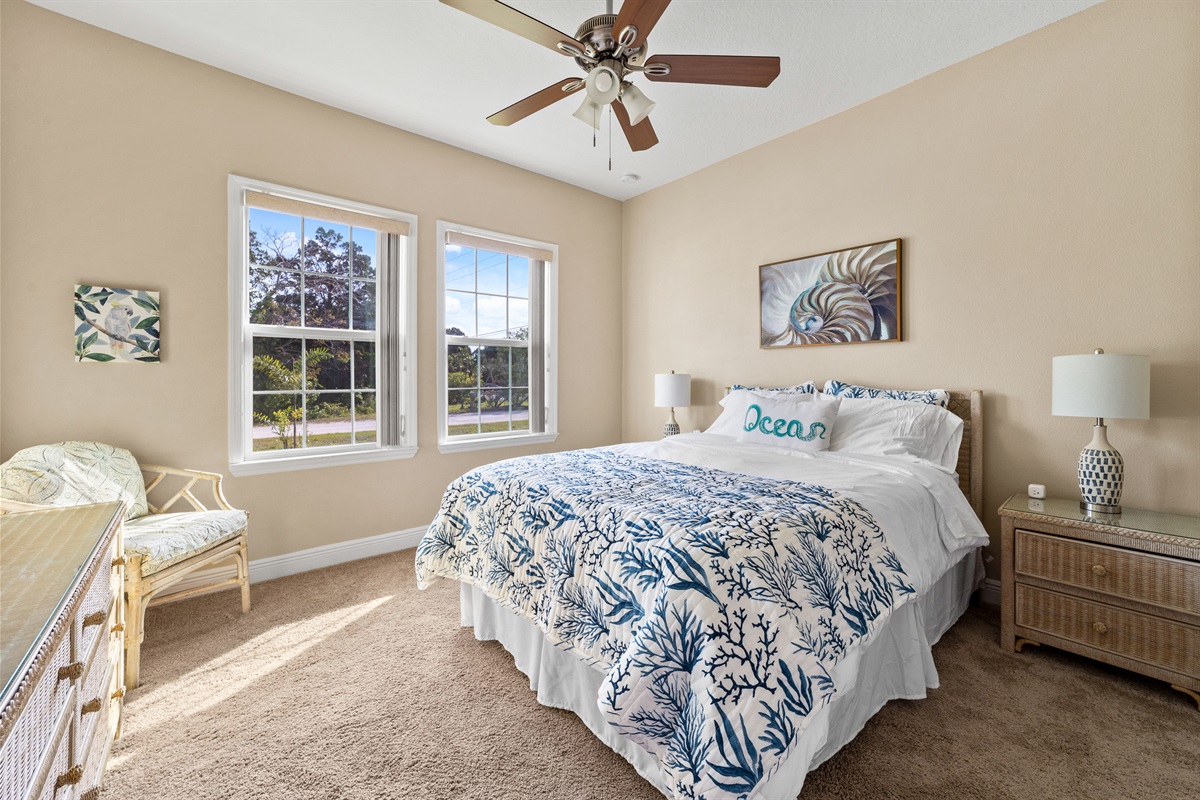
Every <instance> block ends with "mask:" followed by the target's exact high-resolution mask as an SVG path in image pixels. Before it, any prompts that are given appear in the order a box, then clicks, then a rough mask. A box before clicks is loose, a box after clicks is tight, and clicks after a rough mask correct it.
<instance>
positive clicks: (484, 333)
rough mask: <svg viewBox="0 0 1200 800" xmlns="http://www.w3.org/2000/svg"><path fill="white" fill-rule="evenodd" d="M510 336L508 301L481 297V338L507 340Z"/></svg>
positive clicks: (485, 296) (500, 298) (483, 295)
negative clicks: (508, 335)
mask: <svg viewBox="0 0 1200 800" xmlns="http://www.w3.org/2000/svg"><path fill="white" fill-rule="evenodd" d="M507 334H508V300H506V299H505V298H503V297H491V296H490V295H486V294H481V295H479V332H478V333H477V334H475V335H476V336H479V337H480V338H488V339H505V338H507Z"/></svg>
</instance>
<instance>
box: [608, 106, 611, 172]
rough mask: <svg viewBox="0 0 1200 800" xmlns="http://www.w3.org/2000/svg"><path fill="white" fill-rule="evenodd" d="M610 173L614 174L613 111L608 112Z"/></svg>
mask: <svg viewBox="0 0 1200 800" xmlns="http://www.w3.org/2000/svg"><path fill="white" fill-rule="evenodd" d="M608 171H609V172H612V109H611V108H610V109H609V112H608Z"/></svg>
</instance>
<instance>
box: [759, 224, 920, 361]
mask: <svg viewBox="0 0 1200 800" xmlns="http://www.w3.org/2000/svg"><path fill="white" fill-rule="evenodd" d="M758 288H759V294H760V298H761V304H762V305H761V324H760V337H761V338H760V345H761V346H762V347H800V346H804V345H813V344H851V343H855V342H898V341H900V338H901V337H900V240H899V239H889V240H887V241H885V242H875V243H874V244H865V245H862V246H861V247H851V248H849V249H846V250H835V251H833V252H831V253H819V254H818V255H815V256H804V257H803V258H793V259H790V260H788V261H778V262H776V263H774V264H764V265H763V266H761V267H759V268H758Z"/></svg>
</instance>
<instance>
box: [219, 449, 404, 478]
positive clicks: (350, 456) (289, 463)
mask: <svg viewBox="0 0 1200 800" xmlns="http://www.w3.org/2000/svg"><path fill="white" fill-rule="evenodd" d="M416 454H417V448H416V447H388V448H381V449H379V450H360V451H351V452H341V453H305V454H304V455H295V456H285V457H281V458H256V459H253V460H246V461H236V462H233V463H231V464H230V465H229V471H230V472H232V473H233V474H234V475H266V474H268V473H271V472H292V471H294V470H300V469H323V468H325V467H342V466H346V465H348V464H369V463H371V462H374V461H395V460H398V459H402V458H412V457H413V456H415V455H416Z"/></svg>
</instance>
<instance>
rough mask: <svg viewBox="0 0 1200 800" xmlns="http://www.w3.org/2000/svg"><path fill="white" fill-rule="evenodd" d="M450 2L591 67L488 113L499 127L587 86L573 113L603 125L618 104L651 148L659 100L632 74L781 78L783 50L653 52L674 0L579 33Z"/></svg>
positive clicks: (629, 1)
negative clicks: (604, 113)
mask: <svg viewBox="0 0 1200 800" xmlns="http://www.w3.org/2000/svg"><path fill="white" fill-rule="evenodd" d="M441 1H442V2H443V3H445V4H446V5H448V6H453V7H454V8H457V9H459V10H460V11H465V12H467V13H468V14H470V15H472V16H474V17H478V18H479V19H482V20H484V21H485V22H490V23H492V24H493V25H497V26H499V27H501V28H504V29H505V30H506V31H510V32H512V33H515V34H517V35H518V36H523V37H525V38H526V39H529V40H530V41H532V42H536V43H537V44H540V45H542V46H543V47H548V48H550V49H551V50H554V51H555V52H557V53H561V54H562V55H565V56H570V57H571V58H574V59H575V63H577V64H578V65H579V66H580V67H582V68H583V70H584V71H585V72H586V73H587V75H586V76H585V77H584V78H566V79H565V80H561V81H559V82H558V83H555V84H553V85H551V86H547V87H546V88H545V89H542V90H541V91H540V92H536V93H534V94H531V95H529V97H526V98H525V99H524V100H520V101H518V102H516V103H513V104H512V105H511V106H509V107H508V108H505V109H503V110H501V111H497V112H496V113H495V114H492V115H491V116H490V117H488V122H490V123H492V124H493V125H511V124H513V123H514V122H517V121H519V120H522V119H525V117H528V116H529V115H531V114H533V113H534V112H537V111H541V110H542V109H543V108H546V107H548V106H550V105H553V104H554V103H557V102H558V101H559V100H562V99H563V98H564V97H566V96H567V95H570V94H574V93H575V92H578V91H580V90H581V89H582V90H584V92H585V94H586V97H585V98H584V101H583V105H581V106H580V107H579V110H578V111H576V112H575V113H574V115H573V116H574V117H575V118H577V119H579V120H582V121H583V122H586V123H587V124H588V125H591V126H592V127H593V128H599V127H600V111H601V110H602V109H603V108H604V106H606V105H611V106H612V109H613V113H614V114H615V115H616V117H617V120H618V121H619V122H620V123H621V129H622V130H623V131H624V132H625V138H626V139H627V140H628V141H629V146H630V147H631V148H632V149H633V150H635V151H638V150H648V149H650V148H651V147H653V146H654V145H656V144H658V136H657V135H656V134H655V133H654V127H653V126H652V125H651V124H650V120H649V119H648V116H649V114H650V112H651V111H653V110H654V106H655V104H654V103H653V102H651V101H650V99H649V98H648V97H646V95H644V94H642V91H641V90H640V89H638V88H637V87H636V86H634V85H633V83H632V82H631V81H630V80H629V79H630V78H631V77H632V76H633V75H634V74H636V73H639V72H640V73H642V74H644V75H645V76H646V78H647V79H649V80H651V81H655V82H664V83H706V84H719V85H723V86H756V87H765V86H770V85H771V82H772V81H774V80H775V78H776V77H778V76H779V57H778V56H663V55H655V56H650V57H649V58H647V56H646V54H647V52H648V49H649V47H648V45H647V43H646V37H647V36H649V35H650V31H651V30H652V29H653V28H654V25H655V23H657V22H658V19H659V17H661V16H662V14H663V12H664V11H665V10H666V8H667V5H668V4H669V3H670V2H671V0H625V2H623V3H622V4H621V11H620V13H618V14H615V15H614V14H613V13H612V0H608V13H606V14H600V15H597V16H594V17H591V18H590V19H587V20H584V22H583V24H581V25H580V26H579V30H578V31H576V32H575V35H574V36H568V35H566V34H565V33H563V32H561V31H558V30H555V29H554V28H552V27H550V26H549V25H547V24H546V23H544V22H541V21H539V20H536V19H534V18H533V17H531V16H529V15H527V14H523V13H521V12H520V11H518V10H517V9H515V8H513V7H511V6H508V5H505V4H504V3H501V2H499V0H441Z"/></svg>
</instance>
